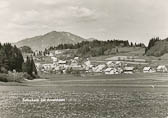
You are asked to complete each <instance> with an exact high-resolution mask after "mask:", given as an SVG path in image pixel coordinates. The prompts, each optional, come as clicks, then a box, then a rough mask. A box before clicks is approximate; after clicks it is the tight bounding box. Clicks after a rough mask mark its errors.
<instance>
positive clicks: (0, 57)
mask: <svg viewBox="0 0 168 118" xmlns="http://www.w3.org/2000/svg"><path fill="white" fill-rule="evenodd" d="M13 70H15V71H16V72H27V73H28V74H30V75H32V74H33V72H35V74H37V71H36V67H35V64H34V61H33V58H30V57H27V60H26V61H25V62H24V59H23V56H22V53H21V50H20V49H19V48H17V47H16V46H12V45H11V44H10V43H5V44H3V45H2V44H1V43H0V72H1V73H7V72H8V71H13Z"/></svg>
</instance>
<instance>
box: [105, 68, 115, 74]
mask: <svg viewBox="0 0 168 118" xmlns="http://www.w3.org/2000/svg"><path fill="white" fill-rule="evenodd" d="M104 73H105V74H106V75H113V74H115V73H116V70H115V69H114V68H107V69H105V70H104Z"/></svg>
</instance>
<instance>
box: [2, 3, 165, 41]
mask: <svg viewBox="0 0 168 118" xmlns="http://www.w3.org/2000/svg"><path fill="white" fill-rule="evenodd" d="M167 5H168V0H0V26H1V27H0V42H2V43H4V42H11V43H12V42H16V41H19V40H22V39H25V38H30V37H33V36H37V35H43V34H45V33H48V32H51V31H66V32H71V33H73V34H76V35H79V36H81V37H83V38H91V37H93V38H97V39H99V40H112V39H120V40H129V41H130V42H143V43H145V44H148V42H149V40H150V39H151V38H152V37H160V38H166V37H168V7H167Z"/></svg>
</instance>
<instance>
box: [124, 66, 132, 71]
mask: <svg viewBox="0 0 168 118" xmlns="http://www.w3.org/2000/svg"><path fill="white" fill-rule="evenodd" d="M124 70H125V71H133V70H134V67H125V68H124Z"/></svg>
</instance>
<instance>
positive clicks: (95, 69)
mask: <svg viewBox="0 0 168 118" xmlns="http://www.w3.org/2000/svg"><path fill="white" fill-rule="evenodd" d="M105 67H106V65H105V64H101V65H98V66H96V67H94V68H93V72H103V69H104V68H105Z"/></svg>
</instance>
